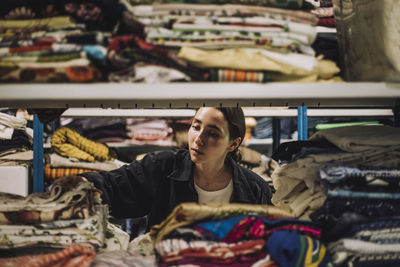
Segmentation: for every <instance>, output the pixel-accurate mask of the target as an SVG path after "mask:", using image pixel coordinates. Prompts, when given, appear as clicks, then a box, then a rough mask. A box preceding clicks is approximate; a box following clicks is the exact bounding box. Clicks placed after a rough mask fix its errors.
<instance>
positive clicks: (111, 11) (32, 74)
mask: <svg viewBox="0 0 400 267" xmlns="http://www.w3.org/2000/svg"><path fill="white" fill-rule="evenodd" d="M110 7H113V8H110ZM122 12H123V7H122V6H121V5H119V4H118V1H117V0H105V1H101V2H98V1H90V0H79V1H71V0H61V1H57V2H56V3H53V2H52V1H47V0H39V1H36V0H27V1H25V0H17V1H15V0H6V1H3V2H2V9H1V11H0V29H1V30H0V32H1V35H0V46H1V49H0V57H1V61H0V69H1V74H0V81H2V82H94V81H100V80H102V79H103V74H102V72H101V71H100V69H101V68H102V67H104V65H105V64H106V53H107V49H106V48H105V46H106V44H107V41H108V38H109V36H111V31H112V30H113V29H114V27H115V24H116V23H117V21H118V19H119V18H120V16H121V14H122Z"/></svg>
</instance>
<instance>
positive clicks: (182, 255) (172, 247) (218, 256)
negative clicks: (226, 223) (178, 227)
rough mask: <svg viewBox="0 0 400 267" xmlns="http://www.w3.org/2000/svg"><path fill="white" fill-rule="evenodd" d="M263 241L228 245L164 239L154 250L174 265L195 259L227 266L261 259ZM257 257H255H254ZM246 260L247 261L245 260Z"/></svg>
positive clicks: (213, 242) (203, 241) (205, 241)
mask: <svg viewBox="0 0 400 267" xmlns="http://www.w3.org/2000/svg"><path fill="white" fill-rule="evenodd" d="M265 243H266V242H265V240H263V239H257V240H249V241H241V242H237V243H232V244H228V243H225V242H216V241H207V240H198V241H186V240H184V239H166V240H162V241H160V242H157V244H156V246H155V247H156V249H157V252H158V253H159V254H160V256H161V257H162V259H163V261H164V262H167V263H168V262H169V263H174V262H176V261H178V260H181V259H195V260H200V261H206V262H208V263H213V264H216V265H218V264H229V263H236V262H240V261H242V260H241V258H242V257H243V259H244V260H245V261H246V257H248V256H251V255H253V257H254V258H257V256H258V258H263V257H264V256H265V253H262V251H263V250H264V246H265ZM256 255H257V256H256ZM247 260H248V259H247Z"/></svg>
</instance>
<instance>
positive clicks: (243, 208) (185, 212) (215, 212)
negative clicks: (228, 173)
mask: <svg viewBox="0 0 400 267" xmlns="http://www.w3.org/2000/svg"><path fill="white" fill-rule="evenodd" d="M243 214H258V215H260V216H269V217H274V218H276V219H279V218H293V217H294V216H293V215H292V213H291V210H290V208H289V207H283V206H282V207H275V206H272V205H253V204H238V203H230V204H223V203H208V204H199V203H182V204H179V205H178V206H176V207H175V209H174V210H173V211H172V212H171V214H170V215H169V216H168V217H167V218H165V219H164V220H163V221H162V222H161V223H160V224H158V225H154V226H153V227H152V228H151V229H150V236H151V237H152V239H153V240H154V241H155V242H158V241H161V240H163V238H164V237H165V236H166V235H168V234H169V233H171V232H172V231H173V230H174V229H176V228H178V227H182V226H186V225H189V224H191V223H193V222H197V221H201V220H206V219H207V220H218V219H223V218H226V217H230V216H235V215H243Z"/></svg>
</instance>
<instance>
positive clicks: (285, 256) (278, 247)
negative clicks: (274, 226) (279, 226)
mask: <svg viewBox="0 0 400 267" xmlns="http://www.w3.org/2000/svg"><path fill="white" fill-rule="evenodd" d="M267 248H268V252H269V253H270V255H271V258H272V259H273V260H274V261H276V262H277V263H278V265H279V266H281V267H319V266H321V267H322V266H330V256H329V254H328V253H327V250H326V248H325V245H324V244H322V243H321V241H319V240H317V239H314V238H311V237H309V236H306V235H302V234H299V233H296V232H294V231H277V232H274V233H273V234H272V235H271V237H270V238H269V239H268V241H267Z"/></svg>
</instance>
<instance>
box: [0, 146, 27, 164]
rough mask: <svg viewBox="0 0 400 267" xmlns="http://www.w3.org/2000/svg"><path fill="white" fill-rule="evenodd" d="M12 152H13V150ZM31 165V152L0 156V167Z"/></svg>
mask: <svg viewBox="0 0 400 267" xmlns="http://www.w3.org/2000/svg"><path fill="white" fill-rule="evenodd" d="M12 150H13V151H15V150H14V149H12ZM21 150H24V149H21ZM32 164H33V151H32V150H27V151H20V152H15V153H12V154H8V155H4V156H0V166H16V165H32Z"/></svg>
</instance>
